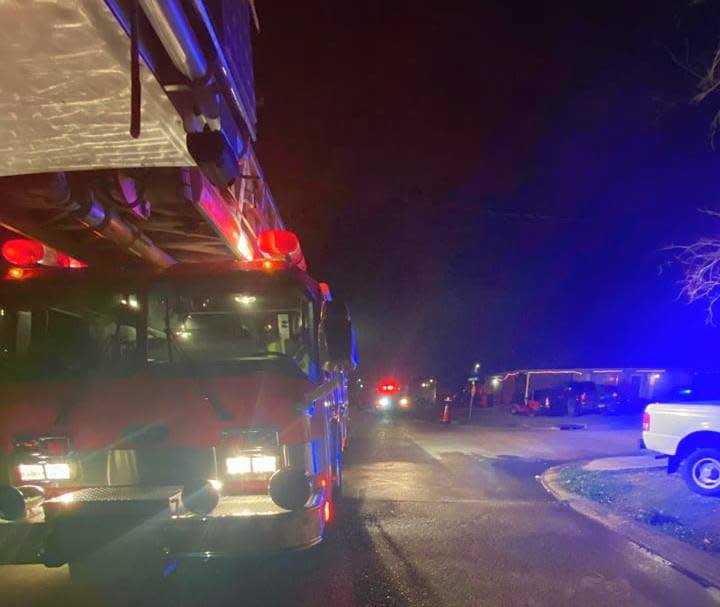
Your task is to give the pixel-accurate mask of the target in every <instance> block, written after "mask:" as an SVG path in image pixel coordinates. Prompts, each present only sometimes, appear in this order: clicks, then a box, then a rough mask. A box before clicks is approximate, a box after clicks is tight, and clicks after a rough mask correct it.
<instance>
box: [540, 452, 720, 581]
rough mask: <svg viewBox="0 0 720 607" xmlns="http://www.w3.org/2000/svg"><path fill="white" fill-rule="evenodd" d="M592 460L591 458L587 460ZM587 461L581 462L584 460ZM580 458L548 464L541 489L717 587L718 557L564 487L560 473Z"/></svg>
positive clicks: (695, 577) (674, 566)
mask: <svg viewBox="0 0 720 607" xmlns="http://www.w3.org/2000/svg"><path fill="white" fill-rule="evenodd" d="M587 461H592V460H587ZM587 461H585V462H582V463H587ZM578 464H581V462H575V464H564V465H561V466H554V467H552V468H548V469H547V470H546V471H545V472H544V473H543V474H542V476H541V477H540V481H541V482H542V485H543V487H545V490H546V491H547V492H548V493H550V495H552V496H553V497H555V499H557V500H558V501H560V502H562V503H564V504H567V505H568V506H570V508H572V509H573V510H575V512H578V513H579V514H582V515H583V516H586V517H588V518H590V519H592V520H593V521H595V522H597V523H600V524H601V525H603V526H604V527H607V528H608V529H611V530H612V531H615V532H616V533H619V534H620V535H622V536H624V537H625V538H626V539H628V540H630V541H631V542H633V543H634V544H637V545H638V546H640V547H641V548H644V549H645V550H647V551H649V552H651V553H652V554H654V555H655V556H657V557H660V558H661V559H662V560H664V561H666V562H667V563H668V564H669V565H670V566H671V567H673V568H674V569H676V570H678V571H680V572H681V573H683V574H684V575H686V576H688V577H689V578H691V579H692V580H694V581H696V582H697V583H699V584H700V585H702V586H705V587H706V588H710V587H714V588H715V589H716V590H718V591H720V559H718V558H716V557H713V556H710V555H709V554H706V553H705V552H703V551H702V550H699V549H698V548H695V547H693V546H690V545H689V544H686V543H685V542H683V541H681V540H678V539H676V538H674V537H670V536H668V535H663V534H659V533H658V532H655V531H652V530H650V529H648V528H647V526H645V525H643V524H641V523H637V522H635V521H633V520H630V519H628V518H625V517H624V516H621V515H619V514H617V513H616V512H614V511H613V510H612V509H610V508H608V507H607V506H604V505H603V504H598V503H597V502H593V501H592V500H589V499H587V498H585V497H582V496H579V495H577V494H575V493H572V492H570V491H568V490H567V489H565V488H564V487H563V486H562V485H561V484H560V473H561V472H562V471H563V470H564V469H566V468H575V467H577V465H578Z"/></svg>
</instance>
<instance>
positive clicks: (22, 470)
mask: <svg viewBox="0 0 720 607" xmlns="http://www.w3.org/2000/svg"><path fill="white" fill-rule="evenodd" d="M17 469H18V476H19V477H20V480H21V481H23V482H27V481H67V480H69V479H71V478H72V476H73V470H72V466H71V465H70V464H69V463H67V462H52V463H44V464H39V463H38V464H20V465H19V466H18V468H17Z"/></svg>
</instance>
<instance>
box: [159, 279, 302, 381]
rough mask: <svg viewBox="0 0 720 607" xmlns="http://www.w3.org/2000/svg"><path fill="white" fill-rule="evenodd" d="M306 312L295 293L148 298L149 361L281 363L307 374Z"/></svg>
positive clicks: (189, 294) (213, 294) (188, 294)
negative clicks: (277, 361) (282, 360)
mask: <svg viewBox="0 0 720 607" xmlns="http://www.w3.org/2000/svg"><path fill="white" fill-rule="evenodd" d="M307 308H308V301H307V299H306V298H304V297H303V296H302V295H301V294H299V293H298V292H297V291H295V290H292V291H290V290H288V291H282V290H279V291H278V292H270V293H269V292H256V291H231V292H220V293H218V292H212V291H208V292H204V293H200V294H197V293H187V292H185V293H177V294H175V295H170V296H161V295H159V294H157V295H154V294H152V293H151V295H150V299H149V317H148V361H149V362H150V363H151V364H153V363H155V364H158V363H173V362H178V363H183V362H184V363H188V362H191V363H193V362H194V363H212V362H233V361H249V360H254V361H271V360H277V359H286V360H287V361H289V362H292V363H294V365H296V366H297V367H298V368H299V369H300V370H301V371H302V372H303V373H304V374H309V373H310V368H311V363H312V347H311V345H310V344H311V343H312V330H313V328H312V325H311V324H310V323H309V322H308V319H307Z"/></svg>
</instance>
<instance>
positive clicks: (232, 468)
mask: <svg viewBox="0 0 720 607" xmlns="http://www.w3.org/2000/svg"><path fill="white" fill-rule="evenodd" d="M225 466H226V468H227V471H228V474H249V473H250V472H252V465H251V464H250V458H249V457H247V456H240V457H228V458H227V459H226V460H225Z"/></svg>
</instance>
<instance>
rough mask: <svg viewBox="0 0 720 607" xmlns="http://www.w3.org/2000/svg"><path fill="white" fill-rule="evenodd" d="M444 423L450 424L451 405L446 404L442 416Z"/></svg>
mask: <svg viewBox="0 0 720 607" xmlns="http://www.w3.org/2000/svg"><path fill="white" fill-rule="evenodd" d="M442 423H443V424H449V423H450V403H445V408H444V409H443V415H442Z"/></svg>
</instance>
